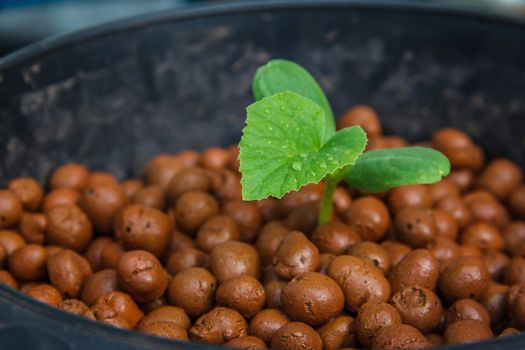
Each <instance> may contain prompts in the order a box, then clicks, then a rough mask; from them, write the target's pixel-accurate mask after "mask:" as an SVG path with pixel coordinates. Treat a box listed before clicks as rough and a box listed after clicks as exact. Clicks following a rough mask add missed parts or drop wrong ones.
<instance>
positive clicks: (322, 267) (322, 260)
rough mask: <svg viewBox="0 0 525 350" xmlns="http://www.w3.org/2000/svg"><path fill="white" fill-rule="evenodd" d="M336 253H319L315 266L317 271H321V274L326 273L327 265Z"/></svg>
mask: <svg viewBox="0 0 525 350" xmlns="http://www.w3.org/2000/svg"><path fill="white" fill-rule="evenodd" d="M335 257H336V255H334V254H330V253H323V254H321V255H319V266H318V267H317V272H320V273H322V274H323V275H326V271H328V265H330V263H331V262H332V260H334V259H335Z"/></svg>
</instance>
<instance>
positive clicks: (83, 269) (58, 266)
mask: <svg viewBox="0 0 525 350" xmlns="http://www.w3.org/2000/svg"><path fill="white" fill-rule="evenodd" d="M47 273H48V275H49V279H50V280H51V283H52V284H53V286H55V287H56V288H57V289H58V290H59V291H60V292H61V293H62V295H64V296H65V297H67V298H78V296H79V295H80V292H81V291H82V288H83V287H84V285H85V283H86V281H87V279H88V278H89V276H91V274H92V271H91V266H90V265H89V263H88V262H87V260H86V259H84V257H83V256H82V255H79V254H78V253H76V252H74V251H72V250H69V249H62V250H60V251H58V252H56V253H54V254H52V255H50V256H49V258H48V259H47Z"/></svg>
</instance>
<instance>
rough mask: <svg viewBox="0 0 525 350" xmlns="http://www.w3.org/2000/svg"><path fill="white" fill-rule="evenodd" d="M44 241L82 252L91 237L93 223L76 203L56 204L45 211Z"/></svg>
mask: <svg viewBox="0 0 525 350" xmlns="http://www.w3.org/2000/svg"><path fill="white" fill-rule="evenodd" d="M46 216H47V226H46V234H45V235H46V242H47V243H48V244H56V245H59V246H62V247H65V248H69V249H72V250H75V251H77V252H82V251H83V250H84V249H85V248H86V247H87V246H88V244H89V242H90V241H91V238H92V237H93V224H92V223H91V221H90V220H89V218H88V217H87V215H86V213H84V211H82V209H80V208H79V207H77V206H76V205H57V206H54V207H52V208H51V209H49V211H48V212H47V213H46Z"/></svg>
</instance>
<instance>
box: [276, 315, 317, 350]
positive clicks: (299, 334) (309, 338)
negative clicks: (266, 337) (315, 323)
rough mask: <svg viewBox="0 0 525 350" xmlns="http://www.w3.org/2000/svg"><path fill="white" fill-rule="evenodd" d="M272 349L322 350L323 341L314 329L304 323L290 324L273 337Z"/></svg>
mask: <svg viewBox="0 0 525 350" xmlns="http://www.w3.org/2000/svg"><path fill="white" fill-rule="evenodd" d="M270 348H272V349H276V350H291V349H304V350H322V349H323V341H322V340H321V337H320V336H319V333H317V332H316V331H315V330H314V329H313V328H312V327H310V326H308V325H307V324H306V323H302V322H289V323H287V324H285V325H284V326H282V327H281V328H280V329H279V330H278V331H277V332H276V333H275V334H274V335H273V337H272V341H271V343H270Z"/></svg>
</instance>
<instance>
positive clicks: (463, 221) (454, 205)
mask: <svg viewBox="0 0 525 350" xmlns="http://www.w3.org/2000/svg"><path fill="white" fill-rule="evenodd" d="M436 207H437V208H439V209H441V210H444V211H445V212H447V213H448V214H450V215H451V216H452V217H453V218H454V219H456V221H457V223H458V225H459V228H464V227H466V226H467V225H468V224H469V223H470V222H471V221H472V214H471V213H470V211H469V209H468V208H467V206H466V204H465V202H464V201H463V200H462V199H461V198H459V197H445V198H443V199H442V200H440V201H439V202H438V203H437V205H436Z"/></svg>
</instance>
